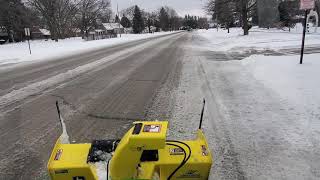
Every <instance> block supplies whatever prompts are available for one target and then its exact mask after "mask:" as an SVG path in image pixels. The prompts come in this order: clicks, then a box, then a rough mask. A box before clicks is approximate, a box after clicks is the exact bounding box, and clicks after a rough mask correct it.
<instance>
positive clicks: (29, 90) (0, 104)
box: [0, 34, 176, 109]
mask: <svg viewBox="0 0 320 180" xmlns="http://www.w3.org/2000/svg"><path fill="white" fill-rule="evenodd" d="M172 36H176V34H173V35H169V36H165V37H161V38H159V39H156V40H153V41H149V42H146V43H144V44H141V45H138V46H135V47H132V48H128V49H126V50H123V51H120V52H117V53H115V54H112V55H110V56H108V57H106V58H102V59H100V60H97V61H94V62H91V63H88V64H85V65H82V66H79V67H77V68H75V69H71V70H68V71H66V72H64V73H61V74H58V75H56V76H53V77H50V78H48V79H46V80H43V81H40V82H36V83H33V84H30V85H28V86H26V87H23V88H21V89H18V90H13V91H11V92H10V93H8V94H6V95H3V96H1V97H0V109H4V108H5V107H8V106H10V105H11V104H13V103H15V102H18V101H20V100H23V99H26V98H27V97H29V96H33V95H37V94H39V93H41V92H43V91H46V90H49V89H50V88H51V87H52V86H56V85H58V84H61V83H63V82H66V81H68V80H71V79H73V78H76V77H77V76H79V75H81V74H84V73H86V72H88V71H91V70H94V69H96V68H99V67H101V66H103V65H105V64H106V63H115V62H117V61H119V60H121V59H124V58H126V57H129V56H130V55H131V53H136V52H137V51H139V50H143V49H144V47H148V46H152V45H154V44H157V43H159V42H160V41H165V40H167V39H169V38H171V37H172ZM120 58H121V59H120ZM108 65H110V64H108Z"/></svg>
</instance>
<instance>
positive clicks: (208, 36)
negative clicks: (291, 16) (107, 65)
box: [170, 29, 320, 180]
mask: <svg viewBox="0 0 320 180" xmlns="http://www.w3.org/2000/svg"><path fill="white" fill-rule="evenodd" d="M210 31H211V32H210ZM232 31H234V32H233V33H231V34H229V35H228V34H226V33H225V32H223V33H219V32H218V33H216V31H214V30H209V31H205V30H204V31H197V32H194V33H192V34H190V41H189V43H186V44H185V52H186V54H185V56H184V57H183V58H182V59H183V61H182V62H183V69H182V72H181V77H180V83H179V86H178V87H177V88H176V89H175V90H174V91H173V92H172V93H171V94H172V96H173V97H174V98H172V99H174V106H173V115H172V118H171V119H170V126H171V127H170V128H171V129H170V136H172V138H180V139H184V138H192V137H193V136H194V134H191V133H190V132H195V128H196V127H197V125H198V123H199V118H200V110H201V106H202V98H204V97H205V98H206V101H207V106H206V111H205V119H204V122H203V123H204V124H203V125H204V131H205V134H206V136H207V139H208V141H209V146H210V148H211V150H212V152H213V155H214V166H213V167H212V169H211V175H210V179H310V180H313V179H314V180H316V179H320V80H319V78H320V71H319V69H320V54H308V55H305V58H304V64H302V65H300V64H299V55H291V56H288V55H285V56H263V55H252V56H250V57H247V58H245V59H242V60H241V61H239V60H233V59H231V58H232V56H230V57H225V59H224V60H223V57H219V55H220V54H221V53H220V52H215V51H224V53H225V54H228V53H232V51H240V52H243V51H247V50H248V49H252V48H257V49H258V48H272V49H277V47H281V48H287V45H288V44H295V45H296V46H298V47H299V46H300V43H301V33H294V32H292V33H288V32H281V31H279V32H276V33H272V36H271V35H269V34H271V33H270V32H271V31H277V30H260V29H257V30H256V32H251V34H250V35H249V36H247V37H244V36H242V35H239V34H240V33H241V32H240V30H237V29H233V30H232ZM266 31H267V32H266ZM246 39H247V40H248V39H251V40H250V41H246ZM311 42H312V43H313V44H314V45H319V44H320V39H319V35H316V34H313V35H308V36H307V45H310V44H311ZM227 50H228V51H227Z"/></svg>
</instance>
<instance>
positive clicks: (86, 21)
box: [79, 0, 111, 38]
mask: <svg viewBox="0 0 320 180" xmlns="http://www.w3.org/2000/svg"><path fill="white" fill-rule="evenodd" d="M110 5H111V3H110V0H80V3H79V16H80V23H79V24H80V30H81V33H82V37H83V38H84V37H88V35H89V30H90V28H91V27H94V26H95V25H96V21H97V19H98V18H99V17H103V15H105V13H106V12H108V11H109V10H110V9H109V8H110ZM109 20H110V19H109Z"/></svg>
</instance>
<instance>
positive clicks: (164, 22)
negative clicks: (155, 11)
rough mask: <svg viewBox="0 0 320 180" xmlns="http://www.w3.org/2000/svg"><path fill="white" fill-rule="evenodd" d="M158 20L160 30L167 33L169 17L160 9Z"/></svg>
mask: <svg viewBox="0 0 320 180" xmlns="http://www.w3.org/2000/svg"><path fill="white" fill-rule="evenodd" d="M159 19H160V28H161V29H162V30H163V31H168V29H169V15H168V13H167V11H166V10H165V9H164V7H162V8H161V9H160V14H159Z"/></svg>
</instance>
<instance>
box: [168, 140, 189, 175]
mask: <svg viewBox="0 0 320 180" xmlns="http://www.w3.org/2000/svg"><path fill="white" fill-rule="evenodd" d="M166 144H167V145H170V146H175V147H178V148H180V149H182V151H183V154H184V157H183V160H182V162H181V164H180V165H179V166H178V167H177V168H176V169H175V170H174V171H173V172H172V173H171V174H170V176H169V177H168V178H167V180H170V179H171V178H172V177H173V175H174V174H175V173H176V172H177V171H178V170H179V169H180V168H181V167H182V166H183V165H184V164H185V162H186V157H187V153H186V151H185V150H184V149H183V148H182V147H181V146H179V145H176V144H171V143H166Z"/></svg>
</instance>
